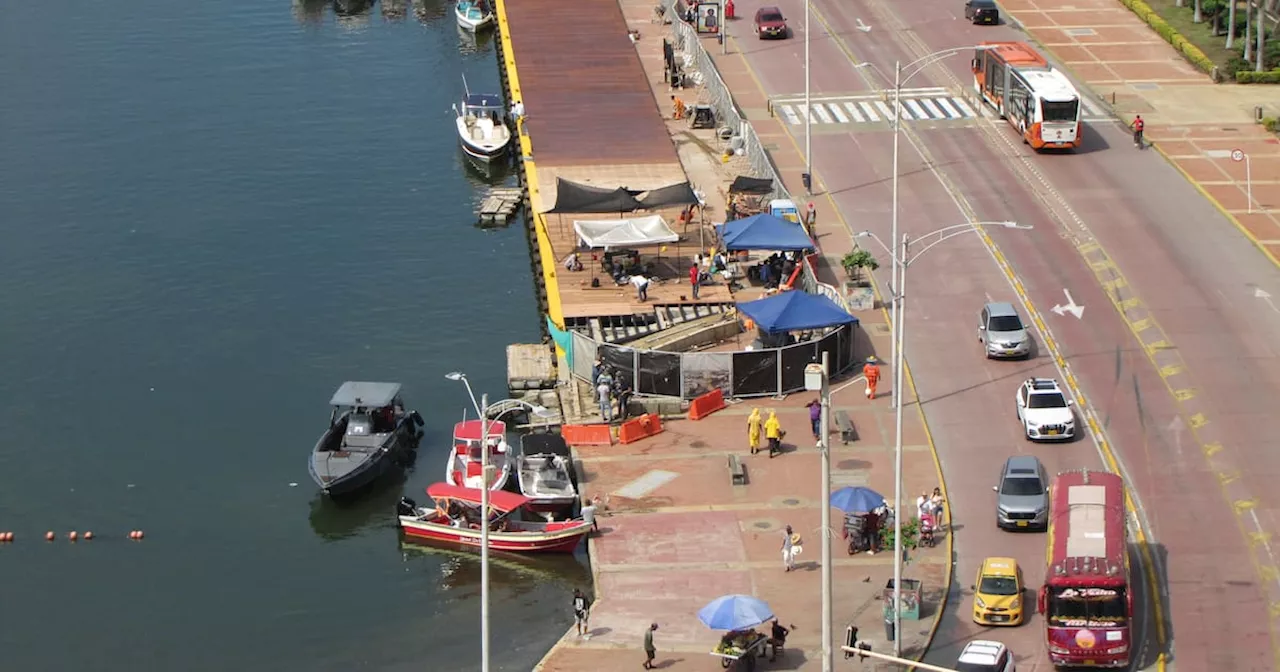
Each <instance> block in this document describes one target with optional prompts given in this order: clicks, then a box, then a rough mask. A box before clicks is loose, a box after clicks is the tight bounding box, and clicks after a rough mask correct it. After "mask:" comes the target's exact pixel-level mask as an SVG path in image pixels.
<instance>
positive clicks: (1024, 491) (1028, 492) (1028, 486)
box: [1000, 476, 1044, 497]
mask: <svg viewBox="0 0 1280 672" xmlns="http://www.w3.org/2000/svg"><path fill="white" fill-rule="evenodd" d="M1000 494H1002V495H1011V496H1013V497H1034V496H1036V495H1043V494H1044V486H1043V485H1040V479H1038V478H1028V477H1025V476H1022V477H1015V478H1006V479H1004V483H1003V484H1002V485H1001V486H1000Z"/></svg>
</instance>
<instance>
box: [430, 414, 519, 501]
mask: <svg viewBox="0 0 1280 672" xmlns="http://www.w3.org/2000/svg"><path fill="white" fill-rule="evenodd" d="M488 424H489V440H488V441H482V440H481V439H480V437H481V435H482V434H484V431H485V430H484V425H485V421H483V420H463V421H462V422H459V423H458V424H456V425H454V426H453V450H452V451H451V452H450V453H449V462H448V463H447V464H446V465H445V473H444V481H445V483H448V484H449V485H455V486H459V487H464V488H479V487H481V486H482V484H483V483H484V478H483V477H482V476H481V475H480V465H481V458H482V457H483V456H482V455H481V453H480V451H481V450H484V449H485V448H486V444H487V448H488V450H489V465H490V466H492V467H493V482H492V483H490V484H489V489H491V490H502V489H503V488H505V487H506V486H507V481H508V480H509V479H510V478H511V462H510V460H508V459H507V452H508V446H507V439H506V436H507V423H505V422H502V421H501V420H492V421H489V423H488Z"/></svg>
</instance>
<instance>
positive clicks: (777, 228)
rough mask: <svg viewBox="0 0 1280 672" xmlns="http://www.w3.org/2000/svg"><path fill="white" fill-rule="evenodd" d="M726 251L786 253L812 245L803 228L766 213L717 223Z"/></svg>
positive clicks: (805, 248)
mask: <svg viewBox="0 0 1280 672" xmlns="http://www.w3.org/2000/svg"><path fill="white" fill-rule="evenodd" d="M720 237H721V238H722V239H723V240H724V247H725V249H726V250H730V251H732V250H773V251H779V252H789V251H791V250H807V249H810V248H812V247H813V241H812V240H809V234H807V233H805V232H804V227H802V226H800V225H799V224H796V223H794V222H788V221H787V220H785V219H782V218H780V217H776V216H774V215H771V214H769V213H767V212H766V213H761V214H758V215H751V216H750V217H746V218H744V219H735V220H733V221H732V222H726V223H724V224H723V225H721V226H720Z"/></svg>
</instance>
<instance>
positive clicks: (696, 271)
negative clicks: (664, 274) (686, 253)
mask: <svg viewBox="0 0 1280 672" xmlns="http://www.w3.org/2000/svg"><path fill="white" fill-rule="evenodd" d="M701 276H702V269H700V268H698V262H696V261H695V262H693V265H692V266H690V267H689V284H690V285H692V286H693V298H694V299H697V298H698V286H699V285H700V284H701V282H700V280H701V279H702V277H701Z"/></svg>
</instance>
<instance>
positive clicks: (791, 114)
mask: <svg viewBox="0 0 1280 672" xmlns="http://www.w3.org/2000/svg"><path fill="white" fill-rule="evenodd" d="M782 115H783V116H785V117H786V118H787V123H788V124H791V125H792V126H798V125H799V124H800V115H798V114H796V111H795V110H794V109H792V108H791V106H790V105H783V106H782Z"/></svg>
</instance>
